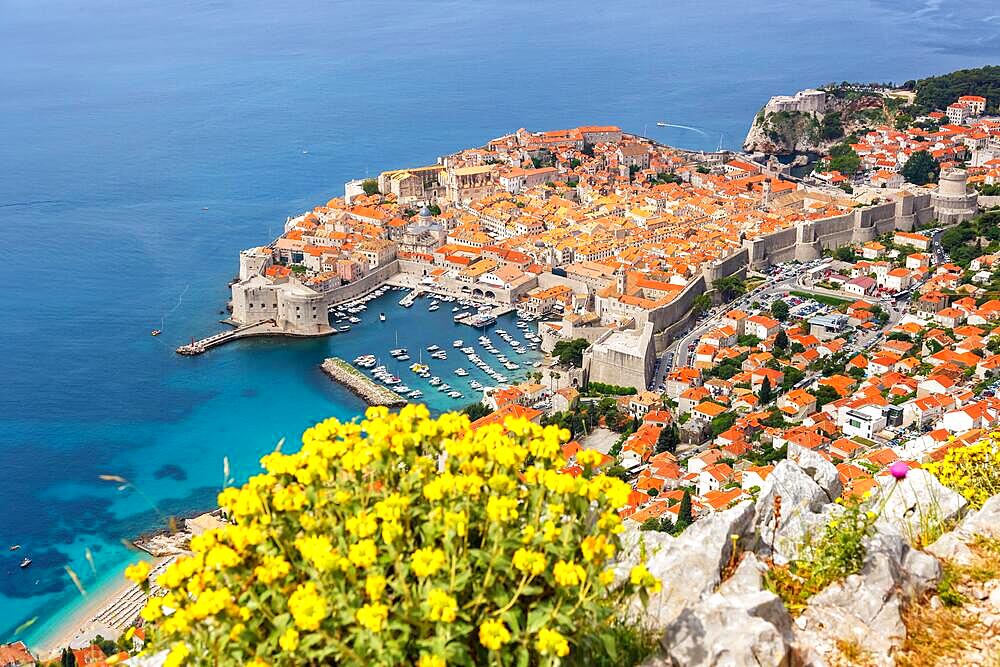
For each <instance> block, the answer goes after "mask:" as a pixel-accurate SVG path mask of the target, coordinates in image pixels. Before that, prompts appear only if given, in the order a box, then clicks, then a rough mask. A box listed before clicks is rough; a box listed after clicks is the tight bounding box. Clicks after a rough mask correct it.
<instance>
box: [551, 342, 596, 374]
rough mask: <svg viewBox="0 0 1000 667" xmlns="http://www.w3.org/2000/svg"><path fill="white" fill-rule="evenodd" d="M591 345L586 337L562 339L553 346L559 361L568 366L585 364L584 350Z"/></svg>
mask: <svg viewBox="0 0 1000 667" xmlns="http://www.w3.org/2000/svg"><path fill="white" fill-rule="evenodd" d="M588 347H590V343H589V342H587V339H586V338H574V339H573V340H561V341H559V342H557V343H556V344H555V346H554V347H553V348H552V354H553V355H555V356H556V357H558V358H559V363H561V364H563V365H566V366H576V367H577V368H579V367H581V366H583V351H584V350H586V349H587V348H588Z"/></svg>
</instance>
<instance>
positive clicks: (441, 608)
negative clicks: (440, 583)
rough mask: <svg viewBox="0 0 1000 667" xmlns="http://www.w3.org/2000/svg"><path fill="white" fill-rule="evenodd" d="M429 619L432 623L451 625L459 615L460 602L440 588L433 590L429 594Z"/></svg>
mask: <svg viewBox="0 0 1000 667" xmlns="http://www.w3.org/2000/svg"><path fill="white" fill-rule="evenodd" d="M427 606H428V607H429V608H430V613H429V614H428V618H430V620H432V621H443V622H445V623H451V622H452V621H454V620H455V617H456V616H457V615H458V602H456V601H455V598H453V597H452V596H450V595H448V593H447V592H445V591H444V590H442V589H440V588H432V589H431V592H430V593H428V594H427Z"/></svg>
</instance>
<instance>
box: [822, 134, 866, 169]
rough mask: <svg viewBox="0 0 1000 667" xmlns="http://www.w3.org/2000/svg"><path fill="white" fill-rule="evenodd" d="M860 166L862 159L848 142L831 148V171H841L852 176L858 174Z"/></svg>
mask: <svg viewBox="0 0 1000 667" xmlns="http://www.w3.org/2000/svg"><path fill="white" fill-rule="evenodd" d="M860 166H861V158H860V157H858V154H857V153H855V152H854V149H853V148H851V145H850V144H849V143H847V141H843V142H841V143H839V144H835V145H833V146H831V147H830V164H829V168H830V171H839V172H840V173H842V174H845V175H850V174H853V173H854V172H856V171H857V170H858V167H860Z"/></svg>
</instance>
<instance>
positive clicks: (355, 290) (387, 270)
mask: <svg viewBox="0 0 1000 667" xmlns="http://www.w3.org/2000/svg"><path fill="white" fill-rule="evenodd" d="M397 273H399V260H393V261H391V262H389V263H388V264H386V265H385V266H380V267H379V268H377V269H375V270H374V271H372V272H371V273H369V274H368V275H367V276H365V277H364V278H362V279H361V280H355V281H354V282H353V283H348V284H346V285H341V286H340V287H335V288H333V289H332V290H330V291H329V292H327V296H328V298H329V300H328V303H329V305H331V306H335V305H337V304H338V303H343V302H345V301H350V300H352V299H357V298H358V297H359V296H364V295H365V294H368V292H371V291H372V290H374V289H377V288H378V287H380V286H381V285H382V283H384V282H385V281H386V280H387V279H389V278H391V277H392V276H394V275H396V274H397Z"/></svg>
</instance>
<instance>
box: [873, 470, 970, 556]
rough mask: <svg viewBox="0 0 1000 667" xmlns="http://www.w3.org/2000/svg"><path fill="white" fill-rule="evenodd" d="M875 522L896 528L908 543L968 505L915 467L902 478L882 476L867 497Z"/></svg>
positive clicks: (931, 476)
mask: <svg viewBox="0 0 1000 667" xmlns="http://www.w3.org/2000/svg"><path fill="white" fill-rule="evenodd" d="M871 503H872V507H873V508H874V509H875V511H876V512H877V513H878V515H879V516H878V519H877V524H878V525H879V526H883V527H891V528H893V529H895V530H898V531H900V532H901V533H902V534H903V535H905V536H906V537H907V538H908V539H909V540H910V542H916V541H918V538H919V537H920V536H921V535H922V534H923V533H925V532H926V531H927V530H935V529H938V530H939V529H940V526H941V524H946V525H947V524H949V523H950V522H953V521H956V520H958V519H960V518H961V517H962V515H963V514H964V513H965V508H966V506H967V505H968V504H969V503H968V501H967V500H966V499H965V498H964V497H962V495H961V494H959V493H957V492H955V491H952V490H951V489H949V488H948V487H946V486H944V485H943V484H941V482H939V481H938V480H937V477H935V476H934V475H932V474H930V473H929V472H927V471H926V470H921V469H919V468H918V469H915V470H911V471H910V472H909V474H907V476H906V479H903V480H899V481H897V480H895V479H893V478H891V477H890V478H884V479H883V480H882V481H880V486H879V489H878V492H877V493H876V494H875V496H874V497H873V498H872V500H871Z"/></svg>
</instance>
